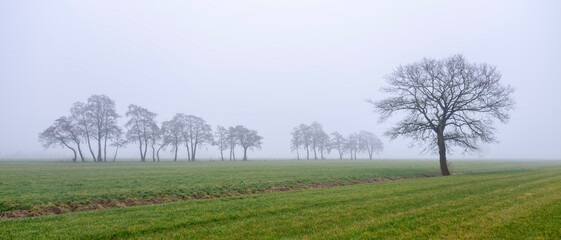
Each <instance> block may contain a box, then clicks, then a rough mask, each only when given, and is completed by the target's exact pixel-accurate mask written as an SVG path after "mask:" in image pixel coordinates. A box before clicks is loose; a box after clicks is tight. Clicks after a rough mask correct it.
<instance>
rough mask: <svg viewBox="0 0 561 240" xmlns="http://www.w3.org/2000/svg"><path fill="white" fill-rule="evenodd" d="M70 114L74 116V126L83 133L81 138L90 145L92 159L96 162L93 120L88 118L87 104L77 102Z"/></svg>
mask: <svg viewBox="0 0 561 240" xmlns="http://www.w3.org/2000/svg"><path fill="white" fill-rule="evenodd" d="M70 112H71V114H72V117H71V118H72V122H74V124H73V126H74V127H76V128H77V129H79V130H78V131H79V132H80V133H81V137H82V138H83V139H84V140H85V141H86V143H87V144H88V150H89V151H90V154H91V155H92V159H93V160H94V162H95V161H96V158H95V154H94V152H93V149H92V144H91V135H92V130H91V128H92V127H91V125H92V122H91V119H90V118H88V116H87V108H86V104H85V103H83V102H76V103H74V104H73V105H72V108H71V109H70Z"/></svg>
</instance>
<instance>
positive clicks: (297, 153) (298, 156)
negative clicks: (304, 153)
mask: <svg viewBox="0 0 561 240" xmlns="http://www.w3.org/2000/svg"><path fill="white" fill-rule="evenodd" d="M296 159H298V160H300V151H298V147H297V148H296Z"/></svg>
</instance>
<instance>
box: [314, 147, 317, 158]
mask: <svg viewBox="0 0 561 240" xmlns="http://www.w3.org/2000/svg"><path fill="white" fill-rule="evenodd" d="M313 149H314V159H315V160H317V159H318V156H317V152H316V147H314V148H313Z"/></svg>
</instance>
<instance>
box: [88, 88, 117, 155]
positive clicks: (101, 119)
mask: <svg viewBox="0 0 561 240" xmlns="http://www.w3.org/2000/svg"><path fill="white" fill-rule="evenodd" d="M84 110H85V118H86V119H87V120H86V124H88V125H90V126H89V130H91V133H92V134H91V135H90V136H91V137H93V139H94V140H96V141H97V157H96V158H94V160H95V161H98V162H101V161H107V141H108V140H110V138H111V137H112V134H111V133H112V131H114V130H115V126H116V125H117V119H118V118H119V114H117V111H116V110H115V101H113V100H112V99H111V98H109V97H107V96H105V95H92V96H91V97H89V98H88V103H87V104H86V105H85V109H84ZM102 152H103V157H102Z"/></svg>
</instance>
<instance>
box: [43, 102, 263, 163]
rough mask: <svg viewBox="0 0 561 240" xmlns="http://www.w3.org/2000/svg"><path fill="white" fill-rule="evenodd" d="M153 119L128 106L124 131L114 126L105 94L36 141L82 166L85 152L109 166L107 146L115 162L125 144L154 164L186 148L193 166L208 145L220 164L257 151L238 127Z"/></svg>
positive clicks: (251, 136)
mask: <svg viewBox="0 0 561 240" xmlns="http://www.w3.org/2000/svg"><path fill="white" fill-rule="evenodd" d="M156 116H157V114H156V113H154V112H151V111H149V110H148V109H146V108H143V107H141V106H138V105H135V104H131V105H129V106H128V110H127V112H126V113H125V117H126V118H127V122H126V123H125V129H123V128H121V127H120V126H119V125H118V119H119V118H120V117H121V116H120V115H119V114H117V111H116V109H115V101H113V100H112V99H111V98H109V97H107V96H105V95H92V96H91V97H89V98H88V100H87V102H86V103H83V102H76V103H74V105H73V106H72V108H71V109H70V116H63V117H60V118H58V119H56V120H55V121H54V123H53V124H52V125H51V126H49V127H48V128H47V129H45V130H44V131H43V132H41V133H40V134H39V141H40V142H42V144H43V146H44V147H45V148H49V147H52V146H62V147H66V148H68V149H69V150H71V151H72V152H73V154H74V157H73V161H74V162H76V161H77V159H78V156H79V158H80V160H81V161H82V162H85V161H86V156H85V155H87V154H88V153H89V154H91V157H92V159H93V161H94V162H107V147H108V146H110V147H113V148H114V152H113V157H112V161H115V160H116V158H117V154H118V151H119V148H121V147H124V146H126V145H128V144H135V145H136V146H138V151H139V155H140V161H142V162H145V161H146V155H147V154H148V149H149V148H150V149H151V153H152V161H154V162H155V161H160V151H161V150H166V149H167V150H169V151H171V152H172V153H173V156H174V157H173V160H174V161H177V157H178V156H177V154H178V150H179V149H180V148H181V147H185V149H186V150H187V160H188V161H190V162H192V161H195V159H196V156H197V150H198V149H200V148H201V147H204V146H208V145H215V146H217V147H218V149H219V150H220V157H221V160H222V161H224V155H223V152H224V150H229V153H230V155H229V159H230V160H236V157H235V149H236V147H240V148H242V150H243V160H247V151H248V150H253V149H260V148H261V144H262V142H261V140H262V139H263V137H261V136H259V134H258V133H257V131H255V130H251V129H248V128H246V127H244V126H242V125H238V126H235V127H229V128H225V127H222V126H217V127H216V132H215V133H214V134H213V131H212V128H211V126H210V125H209V124H207V123H206V121H205V120H204V119H202V118H200V117H197V116H193V115H185V114H182V113H177V114H176V115H175V116H174V117H173V118H172V119H171V120H168V121H164V122H162V123H161V124H159V123H158V122H157V121H156Z"/></svg>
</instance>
